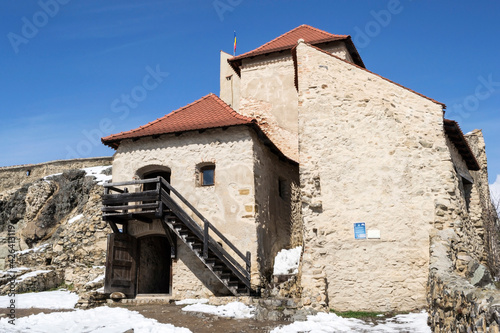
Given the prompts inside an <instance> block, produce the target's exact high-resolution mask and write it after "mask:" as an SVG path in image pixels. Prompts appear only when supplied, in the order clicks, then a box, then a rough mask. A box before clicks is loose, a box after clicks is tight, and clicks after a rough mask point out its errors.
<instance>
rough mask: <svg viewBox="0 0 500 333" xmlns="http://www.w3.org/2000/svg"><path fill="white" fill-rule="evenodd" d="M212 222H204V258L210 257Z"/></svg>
mask: <svg viewBox="0 0 500 333" xmlns="http://www.w3.org/2000/svg"><path fill="white" fill-rule="evenodd" d="M209 226H210V222H208V221H205V222H204V223H203V258H205V259H207V258H208V227H209Z"/></svg>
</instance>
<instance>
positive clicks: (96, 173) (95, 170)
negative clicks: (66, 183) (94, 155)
mask: <svg viewBox="0 0 500 333" xmlns="http://www.w3.org/2000/svg"><path fill="white" fill-rule="evenodd" d="M109 168H111V165H106V166H95V167H90V168H85V169H82V170H83V171H85V173H86V174H87V176H93V177H94V178H95V179H96V181H97V184H98V185H102V184H104V182H105V181H109V180H111V178H112V177H111V175H109V176H107V175H105V174H103V171H105V170H108V169H109Z"/></svg>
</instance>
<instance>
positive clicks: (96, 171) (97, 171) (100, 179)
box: [43, 165, 111, 185]
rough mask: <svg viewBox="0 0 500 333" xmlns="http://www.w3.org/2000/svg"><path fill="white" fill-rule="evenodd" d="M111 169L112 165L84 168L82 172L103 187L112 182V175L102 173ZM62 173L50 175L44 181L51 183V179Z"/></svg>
mask: <svg viewBox="0 0 500 333" xmlns="http://www.w3.org/2000/svg"><path fill="white" fill-rule="evenodd" d="M109 168H111V165H103V166H95V167H90V168H83V169H81V170H83V171H85V173H86V176H93V177H94V178H95V179H96V181H97V184H98V185H102V184H103V183H104V182H105V181H108V180H111V175H109V176H107V175H105V174H103V173H102V172H103V171H105V170H107V169H109ZM60 175H62V173H54V174H52V175H48V176H45V177H43V180H45V181H47V182H49V180H50V178H52V177H56V176H60Z"/></svg>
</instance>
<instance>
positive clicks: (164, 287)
mask: <svg viewBox="0 0 500 333" xmlns="http://www.w3.org/2000/svg"><path fill="white" fill-rule="evenodd" d="M138 247H139V248H138V250H139V263H138V268H139V270H138V272H137V293H138V294H169V293H170V284H171V267H172V260H171V257H170V252H171V251H170V250H171V249H170V243H169V242H168V239H167V238H166V237H162V236H145V237H142V238H139V239H138Z"/></svg>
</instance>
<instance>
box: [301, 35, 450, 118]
mask: <svg viewBox="0 0 500 333" xmlns="http://www.w3.org/2000/svg"><path fill="white" fill-rule="evenodd" d="M301 43H304V44H305V45H307V46H310V47H312V48H314V49H316V50H318V51H320V52H322V53H324V54H327V55H329V56H331V57H334V58H337V59H339V60H341V61H343V62H345V63H346V64H349V65H351V66H354V67H357V68H359V69H361V70H364V71H366V72H368V73H370V74H373V75H376V76H378V77H379V78H381V79H383V80H385V81H387V82H389V83H392V84H395V85H397V86H398V87H400V88H403V89H405V90H408V91H410V92H412V93H414V94H417V95H418V96H420V97H423V98H425V99H427V100H429V101H431V102H433V103H436V104H439V105H441V106H442V107H443V109H446V104H444V103H441V102H438V101H436V100H435V99H433V98H430V97H428V96H425V95H424V94H421V93H419V92H416V91H415V90H413V89H410V88H408V87H405V86H403V85H402V84H399V83H397V82H394V81H392V80H390V79H388V78H386V77H383V76H382V75H380V74H377V73H374V72H372V71H371V70H369V69H366V68H365V67H361V66H359V65H356V64H354V63H351V62H349V61H347V60H344V59H342V58H340V57H338V56H336V55H334V54H331V53H328V52H326V51H325V50H322V49H320V48H319V47H316V46H314V45H311V44H309V43H306V42H303V41H301ZM298 45H299V43H297V44H296V45H295V46H294V47H293V48H292V56H293V57H294V59H296V57H297V46H298ZM294 67H295V88H296V89H299V87H298V76H297V61H294Z"/></svg>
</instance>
